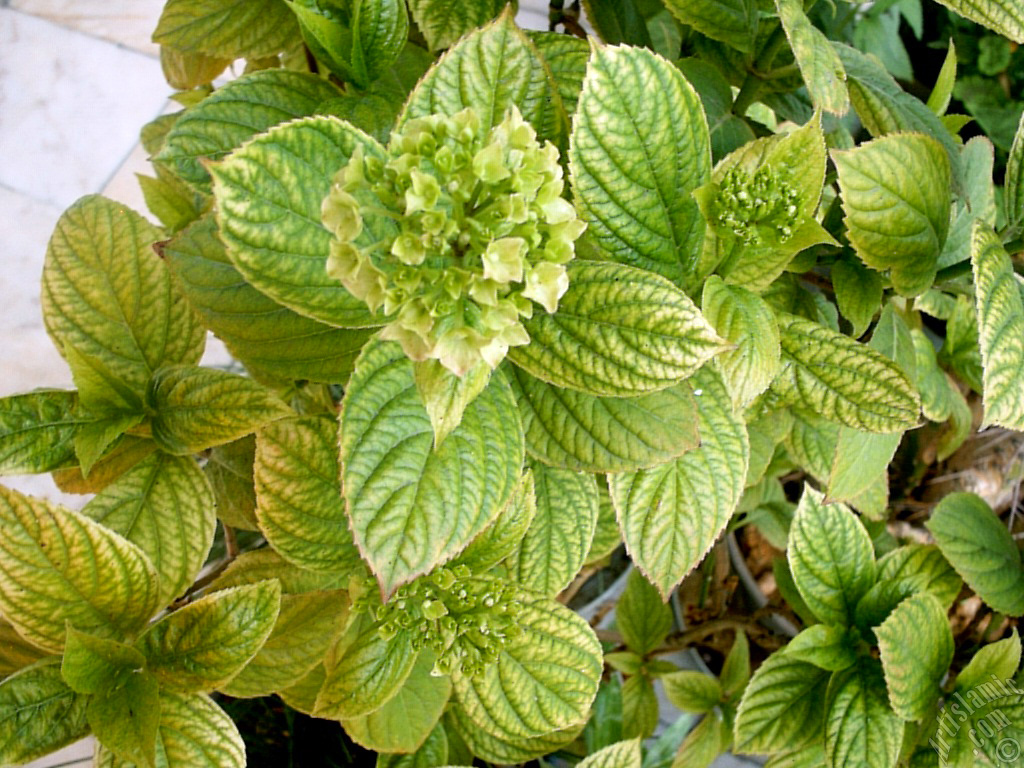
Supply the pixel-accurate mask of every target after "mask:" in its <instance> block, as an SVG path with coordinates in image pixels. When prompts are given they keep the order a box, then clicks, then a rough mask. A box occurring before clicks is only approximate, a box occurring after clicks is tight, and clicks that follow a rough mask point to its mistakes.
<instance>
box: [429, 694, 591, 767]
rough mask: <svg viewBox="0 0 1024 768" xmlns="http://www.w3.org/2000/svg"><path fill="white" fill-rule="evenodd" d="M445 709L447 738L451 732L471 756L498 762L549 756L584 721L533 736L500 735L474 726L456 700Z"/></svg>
mask: <svg viewBox="0 0 1024 768" xmlns="http://www.w3.org/2000/svg"><path fill="white" fill-rule="evenodd" d="M446 712H447V714H446V717H445V721H444V722H445V728H446V730H447V731H448V733H449V739H450V738H451V735H452V734H453V733H454V734H455V735H457V736H458V737H459V738H461V740H462V741H463V742H465V744H466V745H467V746H468V748H469V750H470V751H471V752H472V753H473V755H476V756H478V757H479V758H480V759H481V760H487V761H488V762H492V763H498V764H500V765H512V764H515V763H522V762H526V761H528V760H534V759H536V758H538V757H543V756H544V755H548V754H550V753H551V752H554V751H557V750H559V749H561V748H562V747H565V746H566V745H568V744H569V743H570V742H572V741H573V740H575V739H576V737H577V736H578V735H579V732H580V731H581V730H583V724H582V723H580V724H579V725H575V726H570V727H569V728H563V729H560V730H557V731H552V732H551V733H546V734H544V735H543V736H535V737H532V738H527V737H524V736H500V737H499V736H496V735H495V734H494V733H490V732H488V731H485V730H483V729H481V728H480V727H479V726H478V725H476V724H475V723H474V722H473V721H472V720H471V719H470V718H469V716H468V715H467V714H466V713H465V711H464V710H463V709H462V707H461V706H459V704H458V702H457V701H455V700H452V702H451V703H450V704H449V705H448V709H447V710H446Z"/></svg>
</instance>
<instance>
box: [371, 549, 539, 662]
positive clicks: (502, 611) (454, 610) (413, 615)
mask: <svg viewBox="0 0 1024 768" xmlns="http://www.w3.org/2000/svg"><path fill="white" fill-rule="evenodd" d="M519 598H520V593H519V590H518V589H517V588H516V586H515V585H514V584H510V583H508V582H502V581H499V580H497V579H493V578H488V577H481V576H476V577H474V576H473V575H472V573H471V572H470V570H469V568H467V567H466V566H464V565H458V566H455V567H454V568H438V569H437V570H435V571H433V572H432V573H430V574H429V575H427V576H425V577H423V578H422V579H417V580H416V581H415V582H413V583H412V584H408V585H406V586H404V587H402V588H401V589H399V590H398V591H397V592H396V593H395V595H394V597H392V598H391V600H389V601H388V602H387V603H385V604H384V605H382V606H380V607H379V608H378V609H377V614H376V615H377V620H378V621H379V622H380V628H379V630H378V631H379V632H380V633H381V636H382V637H384V638H389V637H393V636H394V635H395V634H396V633H398V632H399V631H400V630H406V631H409V632H411V633H412V634H413V641H412V642H413V647H414V648H416V649H417V650H418V649H421V648H430V649H431V650H433V651H434V653H435V654H436V656H437V662H436V663H435V665H434V670H433V674H436V675H451V674H464V675H469V676H471V677H472V676H475V675H478V674H480V673H481V672H483V670H484V668H485V667H487V666H488V665H490V664H493V663H495V662H496V661H497V660H498V654H499V653H501V650H502V648H504V646H505V643H507V642H508V641H509V640H510V639H511V638H513V637H515V636H516V635H517V634H519V632H520V631H521V629H520V627H519V625H518V624H517V623H516V616H518V615H519V613H520V611H521V610H522V602H521V601H520V599H519Z"/></svg>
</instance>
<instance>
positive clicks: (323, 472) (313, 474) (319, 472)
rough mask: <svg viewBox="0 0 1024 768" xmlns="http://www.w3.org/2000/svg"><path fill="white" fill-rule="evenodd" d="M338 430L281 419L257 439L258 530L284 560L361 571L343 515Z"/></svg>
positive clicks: (325, 423)
mask: <svg viewBox="0 0 1024 768" xmlns="http://www.w3.org/2000/svg"><path fill="white" fill-rule="evenodd" d="M340 472H341V467H340V463H339V461H338V425H337V422H335V421H334V420H333V419H331V418H327V417H323V416H304V417H302V418H295V419H282V420H281V421H277V422H274V423H273V424H268V425H267V426H265V427H263V429H261V430H260V431H259V432H258V433H257V436H256V461H255V464H254V467H253V474H254V480H255V484H256V498H257V502H258V507H257V517H258V519H259V526H260V531H261V532H262V533H263V535H264V536H266V538H267V541H268V542H269V543H270V546H271V547H273V548H274V550H275V551H277V552H278V553H279V554H280V555H281V556H282V557H283V558H284V559H286V560H287V561H289V562H290V563H293V564H294V565H296V566H298V567H299V568H308V569H311V570H316V571H336V572H339V573H354V572H356V571H358V570H360V569H361V568H362V564H361V561H360V559H359V551H358V550H357V549H356V545H355V541H354V540H353V539H352V533H351V531H349V528H348V518H347V517H346V516H345V502H344V500H343V499H342V498H341V480H340Z"/></svg>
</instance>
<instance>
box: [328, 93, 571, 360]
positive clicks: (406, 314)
mask: <svg viewBox="0 0 1024 768" xmlns="http://www.w3.org/2000/svg"><path fill="white" fill-rule="evenodd" d="M563 186H564V182H563V178H562V167H561V166H560V165H559V162H558V149H557V148H556V147H555V146H554V145H553V144H551V143H550V142H546V143H545V144H544V145H543V146H541V145H540V143H539V142H538V141H537V134H536V131H534V129H533V127H532V126H531V125H530V124H529V123H527V122H526V121H524V120H523V118H522V116H521V115H520V114H519V111H518V110H517V109H515V108H514V107H513V108H512V110H511V112H510V113H509V115H508V116H507V117H506V118H505V120H504V121H502V122H501V123H500V124H498V125H496V126H494V128H492V129H491V130H490V131H489V132H488V133H487V134H486V136H481V131H480V118H479V116H478V115H477V113H476V111H475V110H473V109H472V108H467V109H464V110H463V111H461V112H459V113H458V114H455V115H452V116H450V117H448V116H444V115H430V116H428V117H422V118H418V119H415V120H410V121H409V122H407V123H406V124H405V125H404V126H403V128H402V130H401V132H396V133H393V134H392V136H391V141H390V143H389V145H388V148H387V155H386V157H385V158H384V159H383V160H382V159H380V158H378V157H368V156H366V154H365V153H364V152H362V151H360V150H357V151H356V152H355V153H354V154H353V156H352V158H351V160H350V161H349V163H348V164H347V165H346V166H345V167H344V168H342V169H341V170H340V171H339V172H338V174H337V176H336V177H335V181H334V185H333V186H332V188H331V192H330V194H329V195H328V196H327V198H326V199H325V200H324V204H323V221H324V225H325V226H326V227H327V228H328V229H329V230H330V231H331V232H332V233H334V241H333V242H332V245H331V253H330V258H329V259H328V262H327V271H328V273H329V274H330V275H331V276H333V277H335V278H337V279H338V280H340V281H341V282H342V284H343V285H344V286H345V287H346V288H347V289H348V291H349V292H350V293H351V294H352V295H353V296H356V297H357V298H359V299H361V300H362V301H365V302H366V304H367V305H368V306H369V307H370V309H372V310H373V311H377V310H378V309H381V308H382V309H383V311H384V313H385V314H387V315H388V316H390V317H392V318H393V319H392V320H391V322H390V323H389V324H388V325H387V326H386V327H385V329H384V331H383V333H382V338H385V339H390V340H393V341H397V342H398V343H400V344H401V345H402V348H403V349H404V350H405V353H406V355H408V356H409V357H410V358H412V359H413V360H417V361H423V360H427V359H437V360H439V361H440V362H441V363H442V364H443V365H444V366H445V367H446V368H448V369H449V370H450V371H452V372H453V373H456V374H457V375H460V376H461V375H462V374H463V373H465V372H466V371H468V370H469V369H471V368H473V367H474V366H475V365H476V364H477V363H478V362H480V361H481V360H483V361H485V362H486V363H487V364H488V365H490V366H491V367H492V368H494V367H496V366H497V365H498V364H499V363H500V362H501V361H502V359H504V357H505V354H506V353H507V352H508V348H509V347H510V346H516V345H520V344H526V343H528V342H529V336H528V335H527V333H526V329H525V328H524V327H523V324H522V322H521V319H522V318H529V317H530V316H531V315H532V314H533V311H534V308H533V303H534V302H536V303H537V304H540V305H541V306H542V307H543V308H544V309H545V310H546V311H547V312H554V311H555V310H556V309H557V308H558V302H559V299H561V297H562V296H563V295H564V294H565V292H566V290H567V289H568V287H569V278H568V275H567V273H566V269H565V264H566V263H567V262H568V261H570V260H571V259H572V258H573V256H574V250H575V241H576V239H577V238H578V237H579V236H580V235H581V234H582V233H583V230H584V229H585V227H586V225H585V224H584V223H583V222H582V221H580V219H579V218H577V216H576V211H575V209H574V208H573V206H572V204H571V203H569V202H568V201H567V200H565V199H564V198H562V196H561V195H562V189H563ZM374 217H377V218H378V219H380V218H383V219H386V220H390V221H391V222H393V223H392V224H391V225H389V226H380V224H379V223H373V226H371V219H373V218H374ZM371 229H372V230H373V231H372V232H371ZM381 232H385V233H386V234H383V235H382V234H381Z"/></svg>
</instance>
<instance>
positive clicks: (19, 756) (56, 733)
mask: <svg viewBox="0 0 1024 768" xmlns="http://www.w3.org/2000/svg"><path fill="white" fill-rule="evenodd" d="M86 701H87V698H86V697H85V696H81V695H79V694H77V693H75V692H74V691H72V690H71V689H70V688H69V687H68V684H67V683H65V682H64V680H63V679H62V678H61V675H60V660H59V659H51V660H47V661H42V662H39V663H38V664H33V665H32V666H30V667H26V668H25V669H23V670H21V671H20V672H16V673H15V674H13V675H11V676H10V677H8V678H7V679H6V680H4V681H3V682H2V683H0V763H3V764H4V765H13V764H18V765H20V764H21V763H27V762H28V761H29V760H33V759H35V758H37V757H42V756H43V755H46V754H49V753H50V752H54V751H56V750H58V749H60V748H61V747H63V746H65V745H67V744H70V743H71V742H73V741H78V740H79V739H81V738H82V737H84V736H85V735H86V734H87V733H88V732H89V725H88V723H87V722H86V719H85V705H86Z"/></svg>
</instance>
